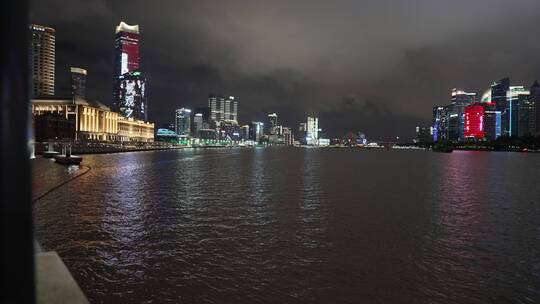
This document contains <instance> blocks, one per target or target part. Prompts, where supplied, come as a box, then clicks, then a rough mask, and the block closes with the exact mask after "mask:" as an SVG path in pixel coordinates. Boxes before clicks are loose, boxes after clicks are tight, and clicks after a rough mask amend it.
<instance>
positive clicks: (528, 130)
mask: <svg viewBox="0 0 540 304" xmlns="http://www.w3.org/2000/svg"><path fill="white" fill-rule="evenodd" d="M516 110H517V115H515V116H517V121H518V122H517V132H516V133H517V135H518V136H519V137H523V136H530V135H535V134H536V104H535V101H534V100H533V98H532V97H531V95H530V94H520V95H518V102H517V109H516Z"/></svg>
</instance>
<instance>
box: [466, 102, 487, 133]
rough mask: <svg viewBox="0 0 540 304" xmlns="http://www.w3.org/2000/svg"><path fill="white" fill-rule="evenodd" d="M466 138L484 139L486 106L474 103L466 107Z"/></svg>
mask: <svg viewBox="0 0 540 304" xmlns="http://www.w3.org/2000/svg"><path fill="white" fill-rule="evenodd" d="M463 132H464V134H463V135H464V136H465V138H474V139H483V138H484V137H485V131H484V107H483V106H482V105H480V104H472V105H470V106H467V107H466V108H465V125H464V130H463Z"/></svg>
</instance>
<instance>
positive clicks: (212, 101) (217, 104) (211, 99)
mask: <svg viewBox="0 0 540 304" xmlns="http://www.w3.org/2000/svg"><path fill="white" fill-rule="evenodd" d="M222 104H223V106H224V105H225V99H224V98H223V96H221V95H214V94H210V96H208V107H209V108H210V119H211V120H213V121H216V122H218V121H221V120H222V117H223V106H222Z"/></svg>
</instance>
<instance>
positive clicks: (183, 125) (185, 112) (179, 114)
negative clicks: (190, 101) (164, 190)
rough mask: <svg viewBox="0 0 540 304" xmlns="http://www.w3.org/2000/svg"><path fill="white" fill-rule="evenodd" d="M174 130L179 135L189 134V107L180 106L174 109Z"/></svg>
mask: <svg viewBox="0 0 540 304" xmlns="http://www.w3.org/2000/svg"><path fill="white" fill-rule="evenodd" d="M201 128H202V126H201ZM174 130H175V132H176V134H178V135H179V136H183V135H185V136H190V135H191V110H190V109H186V108H181V109H177V110H176V111H175V118H174Z"/></svg>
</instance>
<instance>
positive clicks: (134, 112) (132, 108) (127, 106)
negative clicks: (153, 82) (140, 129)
mask: <svg viewBox="0 0 540 304" xmlns="http://www.w3.org/2000/svg"><path fill="white" fill-rule="evenodd" d="M113 110H114V111H116V112H118V113H120V114H121V115H122V116H125V117H127V118H133V119H138V120H144V121H147V120H148V101H147V90H146V77H145V76H144V75H143V74H142V73H141V72H140V71H129V72H127V73H125V74H123V75H121V76H118V78H117V79H116V82H115V85H114V99H113Z"/></svg>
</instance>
